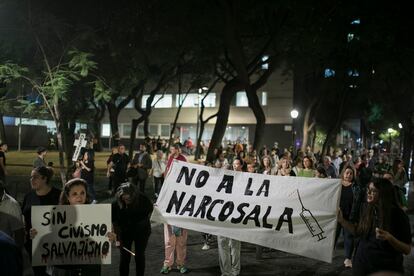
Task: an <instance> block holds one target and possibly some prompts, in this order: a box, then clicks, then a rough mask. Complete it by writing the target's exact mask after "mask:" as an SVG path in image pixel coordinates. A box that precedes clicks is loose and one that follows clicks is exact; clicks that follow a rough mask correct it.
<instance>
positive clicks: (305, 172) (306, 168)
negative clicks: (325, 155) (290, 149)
mask: <svg viewBox="0 0 414 276" xmlns="http://www.w3.org/2000/svg"><path fill="white" fill-rule="evenodd" d="M296 175H297V176H302V177H315V166H314V164H313V160H312V158H310V157H309V156H305V157H303V168H302V169H299V170H298V173H297V174H296Z"/></svg>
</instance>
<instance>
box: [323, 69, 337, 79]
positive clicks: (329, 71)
mask: <svg viewBox="0 0 414 276" xmlns="http://www.w3.org/2000/svg"><path fill="white" fill-rule="evenodd" d="M331 77H335V70H332V69H329V68H326V69H325V78H331Z"/></svg>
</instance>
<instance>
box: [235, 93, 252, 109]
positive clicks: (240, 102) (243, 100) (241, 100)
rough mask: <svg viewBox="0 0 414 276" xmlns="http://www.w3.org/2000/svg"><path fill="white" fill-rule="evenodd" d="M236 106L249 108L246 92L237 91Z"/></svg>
mask: <svg viewBox="0 0 414 276" xmlns="http://www.w3.org/2000/svg"><path fill="white" fill-rule="evenodd" d="M236 106H249V101H248V99H247V95H246V91H239V92H237V93H236Z"/></svg>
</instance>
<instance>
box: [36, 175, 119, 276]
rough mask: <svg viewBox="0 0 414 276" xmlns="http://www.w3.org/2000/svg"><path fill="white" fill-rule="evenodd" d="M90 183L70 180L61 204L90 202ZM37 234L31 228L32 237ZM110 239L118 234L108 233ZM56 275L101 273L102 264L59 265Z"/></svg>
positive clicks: (61, 195) (70, 275) (65, 187)
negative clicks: (88, 192)
mask: <svg viewBox="0 0 414 276" xmlns="http://www.w3.org/2000/svg"><path fill="white" fill-rule="evenodd" d="M87 190H88V183H87V182H86V181H85V180H83V179H80V178H74V179H72V180H70V181H68V182H67V183H66V184H65V186H64V188H63V191H62V193H61V194H60V199H59V204H60V205H78V204H89V203H90V199H89V197H88V194H87ZM36 235H37V231H36V229H33V228H32V229H30V238H31V239H33V238H34V237H35V236H36ZM107 236H108V239H109V241H111V242H113V241H115V240H116V235H115V234H114V233H112V232H109V233H108V234H107ZM53 275H54V276H75V275H96V276H99V275H101V265H100V264H91V265H89V264H88V265H58V266H54V267H53Z"/></svg>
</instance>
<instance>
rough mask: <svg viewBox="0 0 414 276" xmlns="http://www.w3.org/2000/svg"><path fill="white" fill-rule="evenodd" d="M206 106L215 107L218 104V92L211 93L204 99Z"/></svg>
mask: <svg viewBox="0 0 414 276" xmlns="http://www.w3.org/2000/svg"><path fill="white" fill-rule="evenodd" d="M204 106H205V107H215V106H216V93H210V94H208V96H207V97H206V98H205V99H204Z"/></svg>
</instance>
